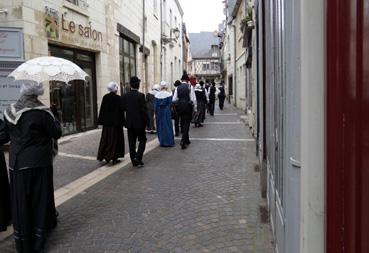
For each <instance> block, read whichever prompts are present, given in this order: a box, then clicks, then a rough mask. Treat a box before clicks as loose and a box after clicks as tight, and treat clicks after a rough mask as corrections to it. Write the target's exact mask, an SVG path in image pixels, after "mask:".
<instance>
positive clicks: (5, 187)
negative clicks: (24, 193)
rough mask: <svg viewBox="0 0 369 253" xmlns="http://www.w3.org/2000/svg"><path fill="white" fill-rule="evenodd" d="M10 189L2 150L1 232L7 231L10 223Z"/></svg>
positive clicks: (0, 163)
mask: <svg viewBox="0 0 369 253" xmlns="http://www.w3.org/2000/svg"><path fill="white" fill-rule="evenodd" d="M10 213H11V212H10V189H9V180H8V172H7V168H6V163H5V157H4V153H3V151H2V150H0V231H5V230H6V227H7V226H8V225H9V223H10V218H11V214H10Z"/></svg>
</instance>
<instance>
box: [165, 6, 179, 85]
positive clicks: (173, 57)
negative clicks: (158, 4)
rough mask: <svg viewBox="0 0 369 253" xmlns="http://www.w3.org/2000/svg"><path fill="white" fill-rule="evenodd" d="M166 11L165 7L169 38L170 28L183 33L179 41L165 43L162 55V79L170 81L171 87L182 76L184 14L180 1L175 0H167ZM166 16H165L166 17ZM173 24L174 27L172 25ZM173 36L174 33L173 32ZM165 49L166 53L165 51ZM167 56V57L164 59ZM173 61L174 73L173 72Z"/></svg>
mask: <svg viewBox="0 0 369 253" xmlns="http://www.w3.org/2000/svg"><path fill="white" fill-rule="evenodd" d="M166 2H167V3H166V13H164V11H165V10H164V8H163V13H162V15H163V21H164V23H163V28H164V29H163V31H162V33H164V34H165V35H166V36H167V37H168V38H169V37H170V29H171V28H173V29H174V28H178V29H179V30H180V31H181V33H180V36H179V38H178V39H177V42H175V41H174V42H173V43H172V44H171V45H170V44H165V45H163V48H165V49H163V55H162V57H163V58H162V64H163V65H162V77H161V79H162V80H164V81H166V82H168V83H169V87H171V88H172V87H173V83H174V82H175V81H176V80H177V79H180V78H181V76H182V71H183V69H182V67H181V68H180V67H179V61H180V62H181V63H183V48H182V47H183V45H182V39H181V38H182V23H183V15H182V13H181V12H180V9H179V7H178V2H177V1H175V0H166ZM170 10H172V22H171V21H170ZM164 16H165V17H164ZM175 17H176V18H177V25H175ZM170 24H172V27H170ZM172 38H174V34H173V33H172ZM164 51H165V53H164ZM164 57H165V59H164ZM171 63H173V74H172V73H171Z"/></svg>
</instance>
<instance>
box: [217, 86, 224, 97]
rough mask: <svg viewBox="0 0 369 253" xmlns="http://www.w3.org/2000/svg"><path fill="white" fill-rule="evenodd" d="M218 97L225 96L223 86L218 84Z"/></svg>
mask: <svg viewBox="0 0 369 253" xmlns="http://www.w3.org/2000/svg"><path fill="white" fill-rule="evenodd" d="M218 97H220V98H222V97H225V90H224V86H220V87H219V94H218Z"/></svg>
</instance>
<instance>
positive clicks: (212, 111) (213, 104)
mask: <svg viewBox="0 0 369 253" xmlns="http://www.w3.org/2000/svg"><path fill="white" fill-rule="evenodd" d="M214 107H215V99H214V100H213V99H210V102H209V113H210V115H212V116H213V115H214Z"/></svg>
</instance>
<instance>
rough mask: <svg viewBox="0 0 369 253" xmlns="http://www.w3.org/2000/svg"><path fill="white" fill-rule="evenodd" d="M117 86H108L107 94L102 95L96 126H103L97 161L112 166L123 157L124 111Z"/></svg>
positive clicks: (113, 83) (111, 84)
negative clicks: (109, 163)
mask: <svg viewBox="0 0 369 253" xmlns="http://www.w3.org/2000/svg"><path fill="white" fill-rule="evenodd" d="M118 87H119V86H118V84H117V83H116V82H110V83H109V84H108V87H107V89H108V91H109V93H108V94H106V95H104V97H103V100H102V102H101V107H100V113H99V119H98V124H99V125H102V126H103V129H102V133H101V139H100V145H99V151H98V153H97V160H99V161H102V160H105V161H106V162H110V161H112V162H113V164H116V163H117V162H119V157H124V133H123V124H124V111H123V105H122V100H121V97H120V96H119V95H118V94H117V92H118Z"/></svg>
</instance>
